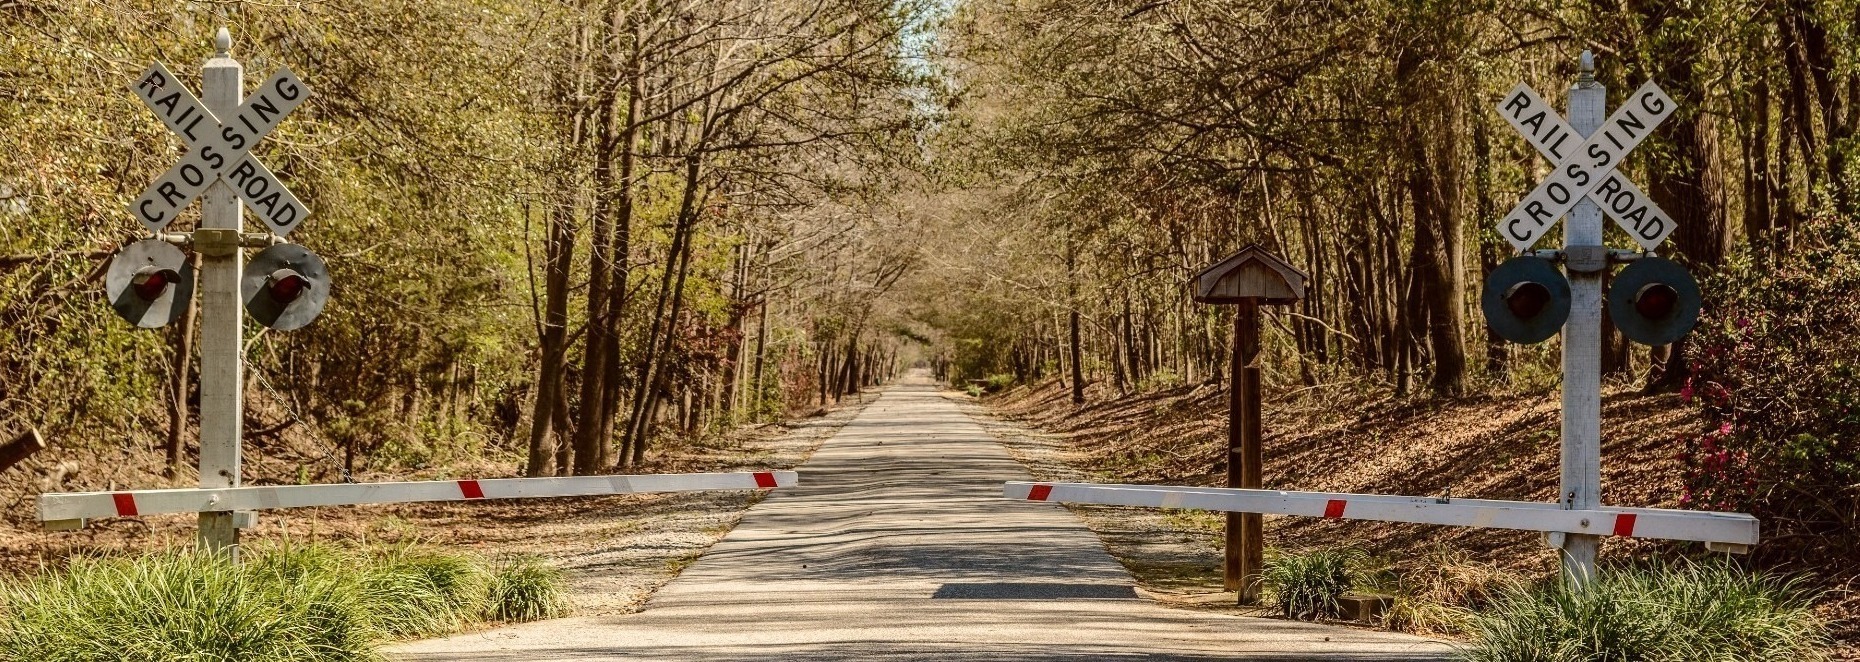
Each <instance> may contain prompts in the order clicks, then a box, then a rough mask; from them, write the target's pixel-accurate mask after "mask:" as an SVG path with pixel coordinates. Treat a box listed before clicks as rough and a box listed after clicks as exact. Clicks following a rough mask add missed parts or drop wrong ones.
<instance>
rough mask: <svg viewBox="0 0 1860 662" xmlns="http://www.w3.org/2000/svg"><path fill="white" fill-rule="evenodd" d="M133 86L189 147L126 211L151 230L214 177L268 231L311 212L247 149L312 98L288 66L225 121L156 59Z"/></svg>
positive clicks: (281, 230)
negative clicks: (252, 213)
mask: <svg viewBox="0 0 1860 662" xmlns="http://www.w3.org/2000/svg"><path fill="white" fill-rule="evenodd" d="M130 89H131V90H132V91H134V92H135V93H136V98H138V99H141V100H142V102H143V103H145V104H148V107H149V109H150V110H153V111H155V115H156V116H158V117H160V118H161V121H162V123H163V124H166V125H168V129H169V130H171V131H174V134H175V135H177V136H180V137H181V140H182V141H184V142H186V143H187V145H188V146H189V149H188V150H187V156H184V157H182V158H181V162H180V163H176V164H175V165H174V167H172V168H169V169H168V172H165V173H162V176H161V177H160V178H158V179H156V180H155V182H154V183H152V184H149V187H148V189H147V190H145V191H143V192H142V195H141V197H138V198H136V199H135V200H134V201H132V202H130V203H129V213H130V214H133V215H135V217H136V219H137V220H140V221H142V224H143V225H144V226H147V227H148V229H149V230H150V231H151V232H160V231H161V229H162V228H164V227H167V225H168V223H170V222H172V221H173V220H174V217H175V216H176V215H178V214H179V213H180V211H181V210H182V209H185V208H187V205H188V204H190V203H192V202H193V201H194V199H195V198H198V197H200V194H201V193H203V192H205V191H206V190H207V187H208V186H210V185H212V184H213V182H214V181H215V180H219V179H224V180H225V181H226V185H227V186H230V187H232V189H233V190H234V191H235V192H237V193H238V194H239V198H240V199H241V200H244V201H245V204H246V206H247V207H250V208H251V209H252V211H253V212H255V213H257V214H258V216H259V218H262V219H264V220H265V225H266V227H269V228H270V229H271V232H272V233H273V234H276V235H279V236H284V235H287V234H290V232H291V230H293V229H295V228H296V227H297V226H298V225H301V224H302V223H303V220H304V217H306V216H309V215H310V212H309V210H306V209H304V206H303V203H301V202H298V201H297V196H294V195H291V192H290V190H289V189H286V188H284V184H283V183H281V182H279V181H278V177H277V176H276V175H273V174H271V169H269V168H266V167H265V164H263V163H260V162H259V161H258V159H257V158H254V157H253V156H252V155H251V151H252V147H253V146H255V145H257V144H258V141H259V140H262V139H263V138H264V137H265V136H266V135H267V134H270V133H271V130H272V129H276V128H278V123H279V122H282V121H284V117H285V116H286V115H289V114H291V111H292V110H296V109H297V106H298V105H300V104H302V103H303V102H304V99H306V98H308V97H309V96H310V88H309V87H307V86H305V85H304V83H303V81H301V80H298V79H297V75H296V74H293V73H291V70H290V69H289V68H284V69H280V70H278V73H277V74H274V75H273V76H272V77H271V78H270V79H269V80H266V81H265V84H264V85H262V86H260V87H259V88H258V89H257V90H256V91H254V93H253V95H252V96H251V97H250V98H248V99H246V100H245V103H242V104H240V105H239V111H238V112H236V113H234V114H233V116H232V117H230V118H226V119H221V118H217V117H214V116H213V113H211V112H208V111H207V107H206V106H205V105H203V104H201V103H200V99H198V98H196V97H195V96H194V95H193V93H191V92H188V91H187V88H185V87H182V86H181V85H180V82H179V79H177V78H175V76H174V74H172V73H169V72H168V68H167V67H164V66H162V64H161V63H160V62H156V63H155V64H154V65H153V66H150V67H149V68H148V70H147V71H144V72H142V75H141V76H139V77H137V78H136V82H135V83H132V84H131V85H130Z"/></svg>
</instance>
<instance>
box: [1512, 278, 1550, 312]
mask: <svg viewBox="0 0 1860 662" xmlns="http://www.w3.org/2000/svg"><path fill="white" fill-rule="evenodd" d="M1549 305H1550V288H1548V287H1544V284H1543V283H1537V282H1532V281H1528V280H1527V281H1524V282H1522V283H1518V284H1516V285H1513V286H1511V289H1509V290H1506V291H1505V308H1506V309H1509V310H1510V311H1511V314H1512V315H1514V316H1516V317H1517V318H1518V319H1526V320H1528V319H1532V318H1535V317H1537V316H1538V315H1541V314H1543V312H1544V308H1546V307H1548V306H1549Z"/></svg>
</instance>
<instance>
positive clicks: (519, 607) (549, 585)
mask: <svg viewBox="0 0 1860 662" xmlns="http://www.w3.org/2000/svg"><path fill="white" fill-rule="evenodd" d="M487 604H488V605H489V606H488V608H487V611H486V612H485V616H486V617H487V618H490V619H492V620H498V621H510V622H524V621H535V620H541V619H545V618H553V617H556V616H561V615H563V614H566V613H568V610H569V604H568V596H567V593H566V592H565V591H564V590H563V588H562V571H561V570H558V569H556V567H555V566H552V565H549V564H547V563H544V562H543V561H542V560H541V559H538V558H536V557H533V556H521V555H518V556H510V557H506V558H504V559H503V560H502V561H501V562H500V563H499V564H498V566H497V568H496V569H495V570H494V571H493V572H492V574H491V588H490V593H489V597H488V599H487Z"/></svg>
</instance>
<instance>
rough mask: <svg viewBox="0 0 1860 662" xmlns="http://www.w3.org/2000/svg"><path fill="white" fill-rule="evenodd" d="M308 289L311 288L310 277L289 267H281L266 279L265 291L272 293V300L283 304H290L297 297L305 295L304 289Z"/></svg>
mask: <svg viewBox="0 0 1860 662" xmlns="http://www.w3.org/2000/svg"><path fill="white" fill-rule="evenodd" d="M308 289H310V279H308V278H304V277H303V276H300V275H298V274H297V272H295V271H291V270H289V269H280V270H278V271H277V272H275V273H272V274H271V277H269V278H266V279H265V291H266V292H267V293H269V294H270V295H271V300H272V301H276V302H278V303H282V304H287V305H288V304H290V303H291V302H292V301H296V300H297V297H300V296H303V294H304V291H305V290H308Z"/></svg>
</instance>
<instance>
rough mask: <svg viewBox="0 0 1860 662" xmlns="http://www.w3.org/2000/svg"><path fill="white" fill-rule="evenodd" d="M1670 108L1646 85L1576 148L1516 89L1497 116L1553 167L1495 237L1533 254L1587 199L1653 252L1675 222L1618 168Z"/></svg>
mask: <svg viewBox="0 0 1860 662" xmlns="http://www.w3.org/2000/svg"><path fill="white" fill-rule="evenodd" d="M1675 107H1676V105H1675V104H1674V103H1673V99H1672V98H1671V97H1668V96H1666V92H1664V91H1662V90H1661V89H1660V86H1658V85H1655V84H1654V83H1653V81H1647V84H1645V85H1642V86H1640V89H1638V90H1635V91H1634V93H1633V94H1632V95H1631V96H1629V97H1628V100H1627V103H1626V104H1625V105H1623V106H1622V107H1621V108H1620V109H1618V110H1616V111H1615V113H1614V114H1613V115H1611V116H1609V118H1608V119H1607V121H1605V122H1603V123H1602V126H1601V128H1599V129H1597V130H1596V131H1595V133H1592V134H1590V135H1589V137H1588V139H1587V140H1580V141H1579V139H1580V138H1581V136H1579V135H1577V134H1576V132H1575V131H1574V130H1572V129H1571V128H1570V126H1569V124H1568V123H1565V122H1564V121H1563V118H1561V117H1559V116H1557V113H1556V111H1555V109H1553V108H1551V107H1550V104H1548V103H1545V102H1544V100H1543V97H1540V96H1538V95H1537V93H1536V91H1534V90H1532V89H1531V88H1530V86H1529V85H1525V84H1523V83H1519V84H1518V86H1517V87H1514V88H1512V89H1511V92H1510V93H1508V94H1506V95H1505V99H1504V100H1503V101H1500V102H1499V105H1498V112H1499V114H1501V115H1504V116H1505V121H1507V122H1510V123H1511V126H1512V128H1515V129H1517V130H1518V133H1521V134H1523V135H1524V137H1525V139H1526V140H1528V141H1530V143H1531V145H1532V146H1534V147H1536V148H1537V151H1539V152H1541V153H1543V155H1544V157H1545V158H1548V159H1550V161H1551V162H1552V163H1555V164H1556V167H1555V169H1553V170H1552V171H1551V173H1550V176H1549V177H1547V178H1545V179H1544V180H1543V181H1542V182H1539V183H1538V184H1537V188H1535V189H1534V190H1532V191H1531V193H1530V195H1528V196H1525V198H1524V200H1523V201H1522V202H1519V203H1518V206H1516V207H1513V208H1512V210H1511V213H1508V214H1506V215H1505V216H1504V218H1502V219H1500V220H1499V222H1498V233H1499V234H1500V235H1503V236H1504V237H1505V241H1508V242H1511V245H1512V246H1513V247H1515V248H1517V249H1518V250H1520V251H1524V250H1530V248H1531V246H1532V245H1534V244H1536V243H1537V240H1538V239H1541V238H1543V236H1544V234H1545V233H1547V232H1549V231H1550V228H1552V227H1555V226H1556V223H1557V220H1558V219H1560V218H1562V216H1563V215H1564V214H1567V213H1569V210H1570V208H1572V207H1575V206H1576V201H1578V200H1580V199H1582V198H1584V197H1588V198H1590V199H1592V200H1594V201H1595V203H1596V204H1597V205H1598V206H1600V207H1601V208H1602V209H1603V210H1604V211H1606V212H1607V213H1608V215H1609V216H1610V217H1612V218H1614V219H1615V222H1616V223H1618V224H1620V225H1621V227H1622V228H1624V229H1626V230H1627V231H1628V234H1629V235H1632V236H1633V237H1634V241H1635V243H1638V244H1640V245H1641V247H1642V248H1645V249H1647V250H1653V249H1654V248H1656V247H1658V246H1659V245H1660V242H1663V241H1665V240H1666V237H1667V235H1669V234H1672V232H1673V220H1672V217H1671V216H1668V215H1667V214H1666V212H1664V211H1661V210H1660V208H1659V207H1658V206H1656V205H1654V204H1653V200H1652V199H1650V198H1648V197H1647V194H1646V193H1644V192H1642V191H1641V190H1640V188H1639V187H1637V186H1635V185H1634V183H1633V182H1630V181H1628V179H1627V178H1626V177H1623V176H1621V174H1620V173H1617V172H1615V168H1616V167H1618V166H1619V165H1620V164H1621V159H1622V158H1623V157H1625V156H1627V153H1628V152H1629V151H1632V150H1633V149H1634V148H1635V147H1638V146H1639V145H1640V142H1641V141H1642V140H1645V139H1646V138H1647V134H1648V133H1650V132H1652V131H1653V129H1654V127H1657V126H1659V125H1660V123H1661V122H1663V121H1665V120H1666V118H1668V117H1671V116H1672V115H1673V110H1674V109H1675Z"/></svg>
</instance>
